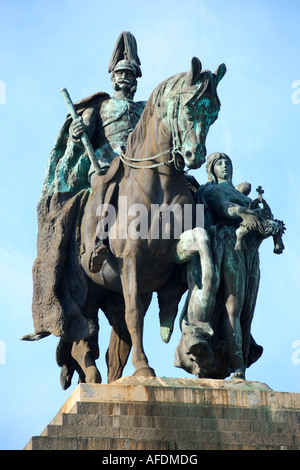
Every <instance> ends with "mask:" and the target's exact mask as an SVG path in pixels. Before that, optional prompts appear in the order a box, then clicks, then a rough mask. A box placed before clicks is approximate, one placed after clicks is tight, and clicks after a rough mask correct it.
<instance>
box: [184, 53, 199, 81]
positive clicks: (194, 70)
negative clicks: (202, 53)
mask: <svg viewBox="0 0 300 470" xmlns="http://www.w3.org/2000/svg"><path fill="white" fill-rule="evenodd" d="M201 70H202V64H201V61H200V60H199V59H198V58H197V57H193V58H192V63H191V69H190V71H189V72H188V75H187V79H186V84H187V85H188V86H191V85H195V83H196V82H197V80H198V78H199V76H200V73H201Z"/></svg>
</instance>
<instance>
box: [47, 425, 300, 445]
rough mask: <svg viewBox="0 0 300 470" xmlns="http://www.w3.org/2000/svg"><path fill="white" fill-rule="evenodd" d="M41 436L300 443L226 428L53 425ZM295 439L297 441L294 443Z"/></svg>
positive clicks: (286, 436)
mask: <svg viewBox="0 0 300 470" xmlns="http://www.w3.org/2000/svg"><path fill="white" fill-rule="evenodd" d="M42 436H45V437H46V436H48V437H66V438H74V437H75V438H108V439H118V438H121V439H133V440H145V441H146V440H151V441H154V440H162V441H176V442H180V441H184V442H189V441H197V442H205V441H207V442H210V443H214V446H217V445H218V443H219V441H220V440H221V439H222V442H223V443H225V444H241V445H246V444H248V443H251V444H253V445H266V446H268V445H283V446H289V447H292V446H295V445H296V443H297V442H298V445H299V443H300V436H298V437H297V436H295V435H293V434H287V433H284V434H283V433H275V432H268V433H265V432H251V431H249V432H242V431H240V430H236V431H231V430H230V429H227V430H226V431H224V430H215V431H209V430H207V429H204V430H196V429H193V428H192V427H191V428H190V430H182V429H180V428H178V429H170V428H167V427H165V428H157V427H156V428H153V427H151V428H147V427H143V428H127V427H126V428H122V427H100V426H81V427H80V426H70V425H68V426H65V425H64V426H56V425H50V426H47V428H46V429H45V430H44V431H43V433H42ZM296 440H297V442H296Z"/></svg>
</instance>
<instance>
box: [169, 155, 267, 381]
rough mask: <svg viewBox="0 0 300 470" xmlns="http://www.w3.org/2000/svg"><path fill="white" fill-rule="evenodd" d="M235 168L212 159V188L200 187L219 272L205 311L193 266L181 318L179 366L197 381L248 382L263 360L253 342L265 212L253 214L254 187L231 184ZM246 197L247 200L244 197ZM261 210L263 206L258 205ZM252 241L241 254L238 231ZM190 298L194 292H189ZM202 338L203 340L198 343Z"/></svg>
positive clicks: (222, 159) (209, 169)
mask: <svg viewBox="0 0 300 470" xmlns="http://www.w3.org/2000/svg"><path fill="white" fill-rule="evenodd" d="M232 171H233V167H232V162H231V160H230V158H229V157H228V156H227V155H225V154H224V153H214V154H212V155H210V156H209V157H208V159H207V174H208V180H209V182H208V183H207V184H205V185H203V186H200V188H199V189H198V192H197V196H196V197H197V203H202V204H204V208H205V209H204V210H205V212H204V223H205V228H206V230H207V232H208V234H209V238H210V242H211V251H212V257H213V263H214V267H215V274H216V277H215V282H213V283H212V289H211V292H210V294H209V295H210V300H209V301H208V302H206V305H203V302H202V303H201V302H200V301H199V300H197V296H198V299H200V296H199V294H200V293H201V287H202V286H201V285H200V284H199V279H201V277H200V276H199V267H198V266H199V265H197V266H196V265H195V263H196V261H195V260H194V261H192V262H190V266H189V268H188V273H189V274H188V278H189V282H190V286H192V287H193V283H194V286H196V287H195V288H194V290H193V292H192V295H190V296H189V302H188V303H187V304H188V305H186V309H185V311H184V312H183V315H182V318H181V320H182V323H181V328H182V332H183V336H182V338H181V341H180V343H179V345H178V348H177V351H176V357H175V365H176V366H178V367H182V368H184V369H185V370H187V371H188V372H191V373H193V374H195V375H197V376H198V377H210V378H225V377H227V376H229V375H230V373H232V375H231V378H233V379H236V378H241V379H244V378H245V369H246V368H247V367H249V366H250V365H251V364H252V363H253V362H255V361H256V360H257V359H258V358H259V357H260V355H261V354H262V347H261V346H258V345H257V344H256V343H255V341H254V340H253V338H252V336H251V332H250V329H251V322H252V318H253V313H254V308H255V303H256V298H257V292H258V287H259V279H260V270H259V253H258V249H259V245H260V243H261V242H262V239H263V238H265V237H264V236H263V235H262V234H263V232H264V225H263V220H262V218H261V209H260V207H257V208H256V209H250V208H249V205H250V204H251V199H250V198H249V197H248V195H247V194H248V193H249V192H250V191H249V186H250V185H249V184H245V185H241V187H242V188H241V187H240V188H239V189H240V190H238V189H236V188H235V187H234V186H233V184H232ZM242 191H244V192H245V193H246V194H244V192H242ZM257 206H258V205H257ZM240 224H242V226H243V228H244V230H245V231H246V232H247V236H246V237H245V239H244V240H243V245H242V246H241V247H240V249H237V246H236V242H237V230H238V229H239V227H240ZM190 292H191V290H190ZM196 338H198V340H197V339H196Z"/></svg>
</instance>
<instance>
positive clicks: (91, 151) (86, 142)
mask: <svg viewBox="0 0 300 470" xmlns="http://www.w3.org/2000/svg"><path fill="white" fill-rule="evenodd" d="M60 91H61V94H62V96H63V98H64V100H65V102H66V105H67V106H68V109H69V112H70V114H71V117H72V118H73V119H77V118H78V117H79V115H78V114H77V112H76V110H75V107H74V104H73V102H72V100H71V97H70V95H69V93H68V90H67V89H66V88H62V89H61V90H60ZM81 142H82V144H83V146H84V148H85V150H86V153H87V154H88V157H89V159H90V161H91V163H92V165H94V168H95V170H96V172H97V173H101V167H100V165H99V162H98V160H97V157H96V155H95V153H94V149H93V147H92V145H91V142H90V139H89V138H88V135H87V133H86V132H83V134H82V136H81Z"/></svg>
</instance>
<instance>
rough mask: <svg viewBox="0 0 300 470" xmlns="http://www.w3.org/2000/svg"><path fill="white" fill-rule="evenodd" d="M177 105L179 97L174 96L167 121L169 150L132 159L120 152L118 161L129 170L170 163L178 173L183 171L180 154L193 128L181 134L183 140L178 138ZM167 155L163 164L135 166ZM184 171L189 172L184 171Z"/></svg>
mask: <svg viewBox="0 0 300 470" xmlns="http://www.w3.org/2000/svg"><path fill="white" fill-rule="evenodd" d="M179 104H180V97H179V96H176V97H175V103H174V106H173V107H172V113H171V116H170V117H171V119H169V121H170V127H171V129H170V132H171V134H172V142H173V146H172V147H170V148H169V149H167V150H164V151H163V152H160V153H158V154H156V155H153V156H152V157H148V158H146V159H145V158H133V157H129V156H128V155H125V154H124V152H121V154H120V159H121V161H122V162H123V163H124V164H125V165H127V166H129V167H131V168H136V169H151V168H159V167H162V166H165V165H169V164H170V163H174V166H175V168H176V170H178V171H183V168H184V166H185V164H184V158H183V155H182V152H181V148H182V145H183V143H184V141H185V139H186V135H187V134H188V133H189V132H190V131H191V130H192V128H193V124H192V125H191V126H190V128H189V129H187V130H185V131H184V132H183V138H182V139H181V137H180V132H179V127H178V112H179ZM169 153H171V158H170V159H169V160H167V161H165V162H156V163H153V164H150V165H138V164H135V163H138V162H144V161H145V160H147V161H153V160H156V159H158V158H160V157H163V156H164V155H168V154H169ZM176 157H181V158H176ZM186 171H189V169H188V170H186Z"/></svg>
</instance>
